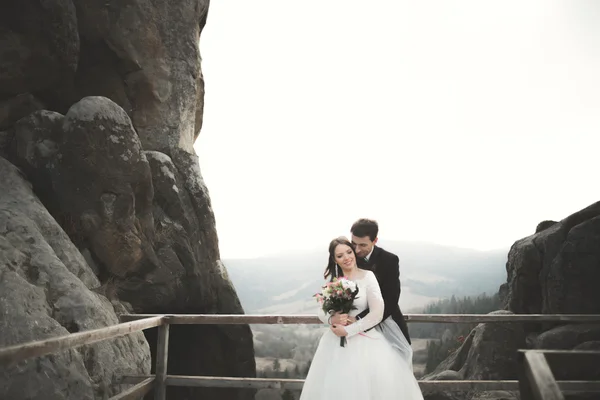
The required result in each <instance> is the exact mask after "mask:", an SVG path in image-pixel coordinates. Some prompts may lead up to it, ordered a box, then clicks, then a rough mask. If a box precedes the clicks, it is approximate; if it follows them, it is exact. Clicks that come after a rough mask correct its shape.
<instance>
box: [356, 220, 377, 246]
mask: <svg viewBox="0 0 600 400" xmlns="http://www.w3.org/2000/svg"><path fill="white" fill-rule="evenodd" d="M350 232H352V234H353V235H354V236H358V237H365V236H368V237H369V239H371V241H373V240H375V238H376V237H377V234H378V233H379V225H377V221H375V220H372V219H367V218H361V219H359V220H357V221H356V222H355V223H354V224H352V228H350Z"/></svg>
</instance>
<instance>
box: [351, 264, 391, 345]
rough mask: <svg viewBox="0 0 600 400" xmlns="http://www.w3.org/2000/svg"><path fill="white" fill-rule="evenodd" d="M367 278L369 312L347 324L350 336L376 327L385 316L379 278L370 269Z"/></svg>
mask: <svg viewBox="0 0 600 400" xmlns="http://www.w3.org/2000/svg"><path fill="white" fill-rule="evenodd" d="M365 279H366V280H367V289H366V290H367V304H368V307H369V313H368V314H367V315H365V317H364V318H362V319H360V320H358V321H356V322H355V323H353V324H350V325H348V326H346V332H348V337H352V336H354V335H356V334H357V333H359V332H364V331H366V330H367V329H369V328H372V327H374V326H375V325H377V324H378V323H380V322H381V319H382V318H383V309H384V303H383V297H382V296H381V289H380V288H379V283H377V278H375V274H373V273H372V272H371V271H369V272H368V275H367V276H366V278H365Z"/></svg>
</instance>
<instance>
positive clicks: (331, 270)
mask: <svg viewBox="0 0 600 400" xmlns="http://www.w3.org/2000/svg"><path fill="white" fill-rule="evenodd" d="M340 244H345V245H346V246H348V247H350V248H351V249H352V252H353V253H354V257H355V258H356V252H355V251H354V246H352V243H350V241H349V240H348V239H347V238H345V237H344V236H340V237H338V238H335V239H333V240H332V241H331V243H329V262H327V267H325V273H324V274H323V277H324V278H325V279H327V278H328V277H331V278H330V280H333V278H335V277H336V276H342V275H343V274H344V273H343V272H342V269H341V268H340V267H339V266H338V265H337V263H336V262H335V248H336V247H338V246H339V245H340Z"/></svg>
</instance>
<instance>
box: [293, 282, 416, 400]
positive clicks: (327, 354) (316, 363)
mask: <svg viewBox="0 0 600 400" xmlns="http://www.w3.org/2000/svg"><path fill="white" fill-rule="evenodd" d="M355 282H356V284H357V285H358V288H359V292H358V296H357V298H356V299H354V305H355V306H356V307H357V308H358V309H357V310H353V311H351V312H350V315H352V316H354V315H357V314H358V313H360V312H361V311H363V310H365V309H366V308H369V313H368V314H367V315H366V316H365V317H364V318H362V319H361V320H359V321H357V322H355V323H353V324H351V325H348V326H346V331H347V332H348V336H347V337H346V339H347V343H346V346H345V347H341V346H340V338H339V337H338V336H336V335H335V334H334V333H333V332H331V330H329V329H328V330H327V331H326V332H325V333H324V334H323V336H322V337H321V340H320V342H319V346H318V348H317V351H316V352H315V355H314V357H313V360H312V364H311V366H310V370H309V371H308V375H307V377H306V381H305V383H304V387H303V389H302V394H301V395H300V400H331V399H334V398H337V397H340V398H342V399H344V400H392V399H393V400H422V399H423V395H422V394H421V390H420V388H419V384H418V382H417V380H416V379H415V377H414V375H413V372H412V365H409V361H407V358H406V355H405V354H404V355H403V354H402V352H400V351H398V350H397V349H396V348H395V347H392V345H391V344H390V342H389V341H388V340H386V339H385V337H384V336H383V334H382V333H381V331H380V329H379V328H377V329H371V330H370V331H368V332H364V331H365V330H367V329H369V328H371V327H373V326H375V325H377V324H378V323H379V322H381V318H382V316H383V307H384V304H383V298H382V297H381V290H380V289H379V284H378V283H377V278H375V275H374V274H373V272H371V271H366V275H365V276H364V278H362V279H360V280H356V281H355ZM319 318H320V319H321V321H323V322H324V323H327V318H328V315H326V314H325V313H324V312H323V311H322V310H321V309H319ZM394 324H395V323H394ZM397 329H398V330H399V328H397ZM402 338H403V337H402ZM404 341H405V342H406V339H404ZM406 346H408V347H410V346H409V345H408V342H406ZM411 355H412V354H411Z"/></svg>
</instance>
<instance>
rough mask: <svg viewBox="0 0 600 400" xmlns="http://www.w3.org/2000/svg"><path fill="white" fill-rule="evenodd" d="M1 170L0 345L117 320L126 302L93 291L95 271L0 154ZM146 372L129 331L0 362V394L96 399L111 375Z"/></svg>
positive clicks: (108, 390)
mask: <svg viewBox="0 0 600 400" xmlns="http://www.w3.org/2000/svg"><path fill="white" fill-rule="evenodd" d="M0 171H2V173H1V174H0V193H1V195H0V329H1V331H2V334H1V335H0V346H8V345H13V344H18V343H22V342H27V341H31V340H39V339H43V338H50V337H55V336H59V335H65V334H68V333H74V332H80V331H85V330H89V329H97V328H101V327H105V326H110V325H114V324H116V323H118V318H117V312H124V311H125V308H124V307H123V305H122V304H121V303H120V302H118V301H117V300H115V301H113V302H110V301H109V300H107V299H106V297H104V296H101V295H99V294H97V293H95V292H94V291H93V289H95V288H97V287H98V286H100V282H99V280H98V278H97V277H96V275H95V274H94V273H93V271H92V270H91V269H90V267H89V266H88V265H87V263H86V261H85V260H84V258H83V257H82V255H81V253H80V252H79V250H78V249H77V248H76V247H75V246H74V245H73V244H72V243H71V241H70V240H69V238H68V236H67V235H66V234H65V232H64V231H63V230H62V229H61V227H60V226H59V225H58V223H57V222H56V221H55V220H54V219H53V218H52V216H50V214H49V213H48V211H47V210H46V209H45V208H44V206H43V205H42V204H41V203H40V202H39V201H38V200H37V198H36V196H35V195H34V194H33V192H32V190H31V185H30V184H29V183H28V182H27V181H26V180H25V179H24V176H23V175H22V173H21V172H20V171H19V170H18V169H17V168H16V167H14V166H12V165H11V164H9V163H8V161H6V160H5V159H3V158H0ZM149 372H150V349H149V347H148V344H147V342H146V340H145V338H144V335H143V334H141V333H136V334H133V335H129V336H125V337H122V338H118V339H114V340H110V341H104V342H100V343H97V344H93V345H89V346H84V347H81V348H78V349H74V350H69V351H65V352H61V353H58V354H54V355H49V356H46V357H41V358H38V359H30V360H27V361H25V362H21V363H19V364H18V365H16V366H14V367H11V368H0V398H3V399H21V398H27V399H42V398H43V399H57V400H58V399H73V400H75V399H95V398H102V397H103V396H104V395H107V396H113V395H115V394H116V393H118V392H119V391H120V388H119V387H118V385H116V381H117V378H118V377H120V376H123V375H130V374H147V373H149Z"/></svg>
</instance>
